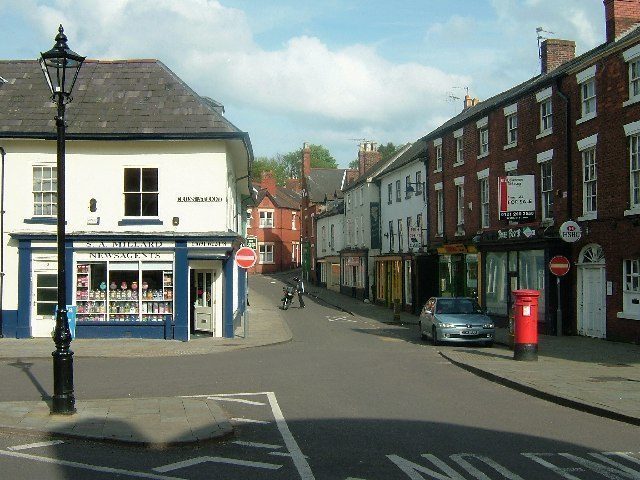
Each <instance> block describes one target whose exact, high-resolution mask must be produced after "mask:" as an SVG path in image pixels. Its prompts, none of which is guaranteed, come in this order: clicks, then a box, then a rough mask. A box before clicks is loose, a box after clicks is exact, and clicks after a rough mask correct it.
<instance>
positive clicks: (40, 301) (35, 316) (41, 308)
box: [31, 259, 58, 337]
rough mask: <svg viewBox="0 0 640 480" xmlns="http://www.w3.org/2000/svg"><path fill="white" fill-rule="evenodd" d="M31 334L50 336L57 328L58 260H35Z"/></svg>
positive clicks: (33, 335) (34, 335)
mask: <svg viewBox="0 0 640 480" xmlns="http://www.w3.org/2000/svg"><path fill="white" fill-rule="evenodd" d="M31 278H32V281H33V289H32V302H31V305H32V308H31V336H32V337H50V336H51V332H52V331H53V329H54V328H55V325H56V321H55V316H54V311H55V308H56V305H57V304H58V264H57V262H56V260H52V261H47V260H44V259H43V260H34V262H33V271H32V277H31Z"/></svg>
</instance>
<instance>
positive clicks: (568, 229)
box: [558, 220, 582, 243]
mask: <svg viewBox="0 0 640 480" xmlns="http://www.w3.org/2000/svg"><path fill="white" fill-rule="evenodd" d="M558 233H559V234H560V238H561V239H562V240H564V241H565V242H568V243H574V242H577V241H578V240H580V238H581V237H582V229H581V228H580V225H578V224H577V223H576V222H574V221H573V220H568V221H566V222H564V223H563V224H562V225H560V229H559V230H558Z"/></svg>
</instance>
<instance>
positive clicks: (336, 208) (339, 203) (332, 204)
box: [316, 199, 344, 219]
mask: <svg viewBox="0 0 640 480" xmlns="http://www.w3.org/2000/svg"><path fill="white" fill-rule="evenodd" d="M343 213H344V199H339V200H331V201H329V202H327V209H326V210H325V211H324V212H322V213H321V214H320V215H318V216H317V217H316V218H317V219H320V218H325V217H333V216H334V215H342V214H343Z"/></svg>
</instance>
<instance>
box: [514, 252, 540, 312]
mask: <svg viewBox="0 0 640 480" xmlns="http://www.w3.org/2000/svg"><path fill="white" fill-rule="evenodd" d="M545 267H546V265H545V262H544V250H521V251H519V252H518V287H519V288H522V289H528V290H538V291H539V292H540V297H538V321H540V322H543V321H544V319H545V304H546V302H545V290H546V289H545V283H544V282H545V272H546V268H545Z"/></svg>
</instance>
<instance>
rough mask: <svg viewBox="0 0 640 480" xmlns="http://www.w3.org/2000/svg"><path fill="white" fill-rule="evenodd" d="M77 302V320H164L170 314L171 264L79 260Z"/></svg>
mask: <svg viewBox="0 0 640 480" xmlns="http://www.w3.org/2000/svg"><path fill="white" fill-rule="evenodd" d="M76 305H77V307H78V323H79V324H81V323H83V322H85V323H86V322H133V323H138V322H142V323H149V322H163V321H165V320H166V319H167V316H171V315H173V265H172V264H171V263H162V262H159V263H153V262H149V263H146V262H96V263H89V262H87V263H78V265H77V267H76Z"/></svg>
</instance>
